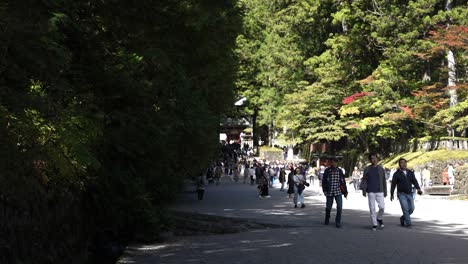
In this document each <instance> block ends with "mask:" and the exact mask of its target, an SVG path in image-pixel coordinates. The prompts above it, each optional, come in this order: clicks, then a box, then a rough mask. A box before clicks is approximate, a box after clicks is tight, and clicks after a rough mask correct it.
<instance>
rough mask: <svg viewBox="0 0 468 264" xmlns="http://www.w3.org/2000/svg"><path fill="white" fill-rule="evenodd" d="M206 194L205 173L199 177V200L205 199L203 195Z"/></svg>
mask: <svg viewBox="0 0 468 264" xmlns="http://www.w3.org/2000/svg"><path fill="white" fill-rule="evenodd" d="M204 194H205V182H204V181H203V173H200V175H199V176H198V178H197V196H198V200H203V195H204Z"/></svg>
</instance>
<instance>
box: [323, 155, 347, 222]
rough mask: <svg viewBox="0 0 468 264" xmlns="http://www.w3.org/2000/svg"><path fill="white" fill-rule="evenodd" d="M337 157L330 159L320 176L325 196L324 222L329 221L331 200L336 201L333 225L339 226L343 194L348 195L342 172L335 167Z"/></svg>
mask: <svg viewBox="0 0 468 264" xmlns="http://www.w3.org/2000/svg"><path fill="white" fill-rule="evenodd" d="M337 165H338V159H337V158H332V159H331V160H330V167H328V168H327V169H325V171H324V173H323V177H322V190H323V194H324V195H325V196H326V197H327V203H326V208H325V224H326V225H328V224H329V223H330V214H331V209H332V207H333V200H335V201H336V217H335V226H336V227H337V228H341V214H342V211H343V197H342V196H343V195H344V197H348V189H347V187H346V181H345V178H344V173H343V171H342V170H341V169H339V168H338V167H337Z"/></svg>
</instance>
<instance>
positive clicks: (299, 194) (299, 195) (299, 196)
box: [293, 168, 309, 208]
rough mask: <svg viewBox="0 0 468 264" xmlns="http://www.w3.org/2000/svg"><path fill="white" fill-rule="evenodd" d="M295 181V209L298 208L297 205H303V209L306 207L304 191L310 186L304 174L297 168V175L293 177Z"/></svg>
mask: <svg viewBox="0 0 468 264" xmlns="http://www.w3.org/2000/svg"><path fill="white" fill-rule="evenodd" d="M293 181H294V200H293V201H294V208H297V204H299V203H300V204H301V208H304V207H305V203H304V189H305V187H306V186H308V185H309V184H308V183H307V182H306V178H305V176H304V174H303V173H302V172H301V169H300V168H296V174H295V175H294V177H293Z"/></svg>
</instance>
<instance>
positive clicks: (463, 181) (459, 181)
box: [413, 160, 468, 194]
mask: <svg viewBox="0 0 468 264" xmlns="http://www.w3.org/2000/svg"><path fill="white" fill-rule="evenodd" d="M450 163H452V164H454V167H455V185H454V189H453V192H452V194H468V160H450V161H439V160H436V161H432V162H429V163H425V164H422V165H418V166H416V167H414V168H413V169H414V171H415V172H416V171H418V170H419V171H422V170H423V169H424V167H425V166H427V167H428V168H429V170H430V171H431V180H432V183H433V184H434V185H440V184H442V172H443V171H444V169H446V167H447V166H448V164H450ZM418 180H419V179H418Z"/></svg>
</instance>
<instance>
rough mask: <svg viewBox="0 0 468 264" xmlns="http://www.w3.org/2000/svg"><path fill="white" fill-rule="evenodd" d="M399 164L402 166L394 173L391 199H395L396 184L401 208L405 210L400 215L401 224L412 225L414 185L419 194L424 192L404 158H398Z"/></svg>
mask: <svg viewBox="0 0 468 264" xmlns="http://www.w3.org/2000/svg"><path fill="white" fill-rule="evenodd" d="M398 166H399V167H400V168H399V169H398V170H397V171H396V172H395V173H394V174H393V178H392V187H391V189H390V201H393V193H394V191H395V186H396V187H397V195H398V200H400V205H401V210H402V211H403V215H402V216H401V217H400V224H401V226H405V227H411V214H412V213H413V211H414V199H413V194H412V190H413V186H414V187H415V188H416V190H418V194H419V195H421V194H422V191H421V188H420V187H419V184H418V181H417V180H416V177H415V176H414V173H413V171H410V170H408V169H407V162H406V160H405V159H404V158H400V159H399V160H398Z"/></svg>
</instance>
